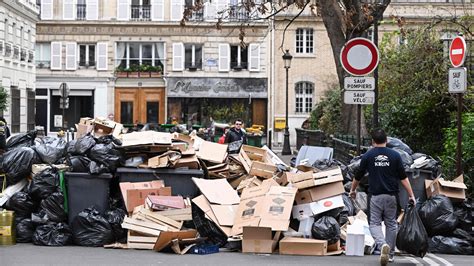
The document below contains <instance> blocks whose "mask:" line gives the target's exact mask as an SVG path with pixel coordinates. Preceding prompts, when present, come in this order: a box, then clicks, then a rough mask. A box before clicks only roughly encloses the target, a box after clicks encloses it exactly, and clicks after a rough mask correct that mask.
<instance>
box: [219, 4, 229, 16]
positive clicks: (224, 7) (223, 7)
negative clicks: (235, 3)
mask: <svg viewBox="0 0 474 266" xmlns="http://www.w3.org/2000/svg"><path fill="white" fill-rule="evenodd" d="M228 4H229V0H216V17H218V18H219V17H221V18H226V17H228V14H229V10H227V9H228V8H229V6H228Z"/></svg>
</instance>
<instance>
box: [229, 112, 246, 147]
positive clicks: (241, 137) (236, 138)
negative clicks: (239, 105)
mask: <svg viewBox="0 0 474 266" xmlns="http://www.w3.org/2000/svg"><path fill="white" fill-rule="evenodd" d="M242 124H243V123H242V119H236V120H235V122H234V127H233V128H231V129H229V131H228V132H227V133H226V137H225V143H229V153H239V151H240V147H241V146H242V145H243V144H247V137H246V136H245V132H244V131H243V130H242Z"/></svg>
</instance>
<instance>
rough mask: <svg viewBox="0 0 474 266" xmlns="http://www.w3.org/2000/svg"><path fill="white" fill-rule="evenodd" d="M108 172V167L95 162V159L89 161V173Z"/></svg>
mask: <svg viewBox="0 0 474 266" xmlns="http://www.w3.org/2000/svg"><path fill="white" fill-rule="evenodd" d="M109 172H110V170H109V168H108V167H107V166H105V165H103V164H100V163H97V162H95V161H91V163H90V164H89V174H91V175H100V174H104V173H109Z"/></svg>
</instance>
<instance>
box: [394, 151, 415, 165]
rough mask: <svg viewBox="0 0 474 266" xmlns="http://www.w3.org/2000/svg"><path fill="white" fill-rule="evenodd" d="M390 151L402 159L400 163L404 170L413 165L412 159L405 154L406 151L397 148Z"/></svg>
mask: <svg viewBox="0 0 474 266" xmlns="http://www.w3.org/2000/svg"><path fill="white" fill-rule="evenodd" d="M392 150H394V151H396V152H398V154H400V156H401V157H402V163H403V166H404V167H405V168H409V167H410V166H411V165H412V164H413V159H412V158H411V156H410V154H409V153H407V152H406V151H404V150H402V149H399V148H393V149H392Z"/></svg>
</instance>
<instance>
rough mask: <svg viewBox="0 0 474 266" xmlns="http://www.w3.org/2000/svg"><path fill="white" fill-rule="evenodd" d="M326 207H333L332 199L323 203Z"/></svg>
mask: <svg viewBox="0 0 474 266" xmlns="http://www.w3.org/2000/svg"><path fill="white" fill-rule="evenodd" d="M323 205H324V207H331V206H332V201H330V200H328V201H325V202H324V203H323Z"/></svg>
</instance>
